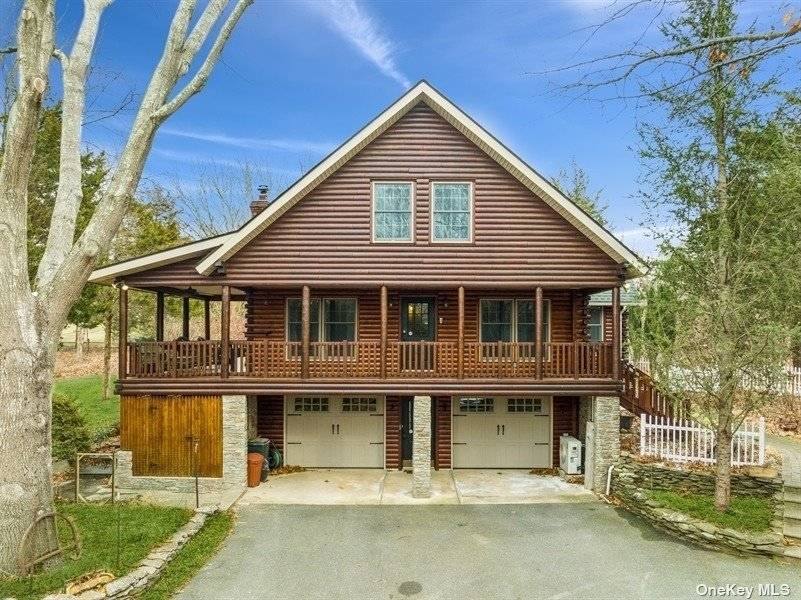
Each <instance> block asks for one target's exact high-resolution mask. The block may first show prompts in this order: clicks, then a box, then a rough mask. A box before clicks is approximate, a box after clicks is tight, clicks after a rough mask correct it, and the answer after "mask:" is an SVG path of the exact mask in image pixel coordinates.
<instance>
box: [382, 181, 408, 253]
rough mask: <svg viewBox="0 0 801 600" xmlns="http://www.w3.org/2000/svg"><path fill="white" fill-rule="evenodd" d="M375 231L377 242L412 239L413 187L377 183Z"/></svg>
mask: <svg viewBox="0 0 801 600" xmlns="http://www.w3.org/2000/svg"><path fill="white" fill-rule="evenodd" d="M374 189H375V192H374V193H375V199H374V201H373V202H374V204H373V206H374V208H373V210H374V215H373V230H374V235H375V239H377V240H402V241H407V240H411V239H412V227H411V223H412V186H411V184H409V183H376V184H375V188H374Z"/></svg>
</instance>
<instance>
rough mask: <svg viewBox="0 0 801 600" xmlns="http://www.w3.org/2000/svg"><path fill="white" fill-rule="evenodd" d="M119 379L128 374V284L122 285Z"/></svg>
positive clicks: (118, 343)
mask: <svg viewBox="0 0 801 600" xmlns="http://www.w3.org/2000/svg"><path fill="white" fill-rule="evenodd" d="M117 345H118V346H119V359H118V360H119V366H118V367H117V371H118V379H120V380H123V379H125V376H126V375H127V374H128V286H127V285H125V284H124V283H123V284H121V285H120V335H119V340H118V342H117Z"/></svg>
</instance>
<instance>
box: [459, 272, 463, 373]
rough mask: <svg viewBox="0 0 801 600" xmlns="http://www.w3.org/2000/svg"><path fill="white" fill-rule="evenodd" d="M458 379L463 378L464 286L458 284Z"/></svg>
mask: <svg viewBox="0 0 801 600" xmlns="http://www.w3.org/2000/svg"><path fill="white" fill-rule="evenodd" d="M458 302H459V338H458V346H459V347H458V352H459V359H458V364H459V372H458V373H459V379H464V286H463V285H460V286H459V301H458Z"/></svg>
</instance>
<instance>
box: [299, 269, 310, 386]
mask: <svg viewBox="0 0 801 600" xmlns="http://www.w3.org/2000/svg"><path fill="white" fill-rule="evenodd" d="M310 313H311V291H310V290H309V286H308V285H304V286H303V303H302V307H301V326H302V334H301V340H302V345H303V348H302V352H303V354H302V355H301V362H300V376H301V377H302V378H303V379H307V378H308V377H309V338H310V335H309V334H310V331H309V320H310Z"/></svg>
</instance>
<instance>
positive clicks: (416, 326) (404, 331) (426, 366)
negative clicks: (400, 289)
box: [400, 298, 437, 371]
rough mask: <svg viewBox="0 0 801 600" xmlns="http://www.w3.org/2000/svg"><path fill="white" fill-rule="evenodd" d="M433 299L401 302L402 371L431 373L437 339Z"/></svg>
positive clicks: (412, 299)
mask: <svg viewBox="0 0 801 600" xmlns="http://www.w3.org/2000/svg"><path fill="white" fill-rule="evenodd" d="M434 310H435V304H434V299H433V298H404V299H403V300H401V342H404V343H403V344H401V348H400V367H401V369H402V370H404V371H432V370H434V366H435V360H436V359H435V348H434V344H433V342H434V340H436V338H437V326H436V317H435V314H434Z"/></svg>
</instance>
